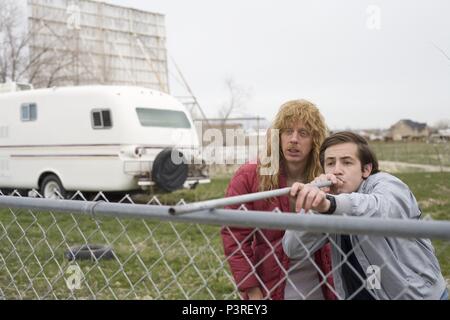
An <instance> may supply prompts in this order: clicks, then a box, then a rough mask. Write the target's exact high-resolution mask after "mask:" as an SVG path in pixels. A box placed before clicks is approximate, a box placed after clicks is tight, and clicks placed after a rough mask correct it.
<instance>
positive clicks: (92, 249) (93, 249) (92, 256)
mask: <svg viewBox="0 0 450 320" xmlns="http://www.w3.org/2000/svg"><path fill="white" fill-rule="evenodd" d="M65 257H66V258H67V259H68V260H69V261H73V260H94V261H96V260H100V259H105V260H110V259H113V258H114V252H113V250H112V247H110V246H105V245H98V244H86V245H81V246H73V247H70V248H69V250H67V251H66V252H65Z"/></svg>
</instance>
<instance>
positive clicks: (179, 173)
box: [152, 148, 189, 192]
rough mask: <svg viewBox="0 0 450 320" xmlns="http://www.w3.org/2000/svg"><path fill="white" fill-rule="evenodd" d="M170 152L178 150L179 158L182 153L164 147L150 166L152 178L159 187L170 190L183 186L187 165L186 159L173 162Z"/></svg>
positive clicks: (182, 157)
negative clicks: (180, 161)
mask: <svg viewBox="0 0 450 320" xmlns="http://www.w3.org/2000/svg"><path fill="white" fill-rule="evenodd" d="M172 152H178V154H177V155H178V157H179V159H183V160H185V158H184V155H183V153H181V152H180V151H178V150H175V149H170V148H167V149H164V150H163V151H161V152H160V153H159V154H158V155H157V156H156V158H155V162H154V163H153V168H152V179H153V181H155V183H156V185H157V186H158V187H160V188H161V189H163V190H165V191H168V192H172V191H175V190H177V189H180V188H182V187H183V185H184V183H185V182H186V179H187V176H188V171H189V168H188V165H187V163H186V161H182V163H179V164H178V163H174V162H173V161H172Z"/></svg>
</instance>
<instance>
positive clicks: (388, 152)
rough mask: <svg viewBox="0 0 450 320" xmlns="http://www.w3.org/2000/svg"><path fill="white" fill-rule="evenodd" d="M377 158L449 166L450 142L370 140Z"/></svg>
mask: <svg viewBox="0 0 450 320" xmlns="http://www.w3.org/2000/svg"><path fill="white" fill-rule="evenodd" d="M370 145H371V146H372V148H373V150H374V151H375V153H376V154H377V157H378V160H387V161H398V162H407V163H417V164H426V165H436V166H450V143H426V142H371V143H370Z"/></svg>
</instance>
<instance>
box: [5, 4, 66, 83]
mask: <svg viewBox="0 0 450 320" xmlns="http://www.w3.org/2000/svg"><path fill="white" fill-rule="evenodd" d="M23 17H24V12H23V11H22V9H21V8H20V7H19V5H18V4H17V1H12V0H0V82H7V81H15V82H28V83H33V84H34V85H35V86H36V87H49V86H52V85H53V84H54V83H55V82H57V81H60V80H62V79H64V78H65V77H66V76H64V74H65V73H64V70H65V68H67V67H69V66H70V65H71V64H72V63H73V62H74V57H73V54H67V53H66V54H63V53H61V52H57V51H56V50H55V49H54V45H53V44H52V43H50V42H48V41H45V40H43V39H37V38H36V37H37V34H39V32H40V31H41V30H42V29H44V28H46V26H45V24H44V23H43V21H40V22H39V21H33V22H32V23H31V22H30V21H29V23H28V24H26V21H25V20H24V18H23ZM25 19H26V18H25ZM27 25H28V29H26V26H27ZM38 43H39V44H38Z"/></svg>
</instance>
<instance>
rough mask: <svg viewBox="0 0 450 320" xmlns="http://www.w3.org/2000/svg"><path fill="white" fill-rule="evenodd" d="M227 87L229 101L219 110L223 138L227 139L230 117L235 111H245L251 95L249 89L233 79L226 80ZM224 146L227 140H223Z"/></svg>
mask: <svg viewBox="0 0 450 320" xmlns="http://www.w3.org/2000/svg"><path fill="white" fill-rule="evenodd" d="M225 87H226V89H227V91H228V100H227V101H226V102H225V103H223V104H222V106H221V107H220V109H219V118H220V119H221V123H220V127H221V131H222V135H223V137H225V132H226V127H227V121H228V120H229V119H230V116H231V115H232V114H233V112H235V111H238V110H245V104H246V103H247V101H248V100H249V99H250V95H251V94H250V90H249V89H248V88H245V87H244V86H242V85H240V84H237V83H236V81H235V80H234V79H233V78H231V77H230V78H227V79H225ZM223 145H224V146H225V145H226V141H225V139H224V140H223Z"/></svg>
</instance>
